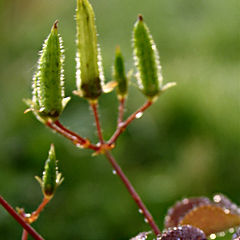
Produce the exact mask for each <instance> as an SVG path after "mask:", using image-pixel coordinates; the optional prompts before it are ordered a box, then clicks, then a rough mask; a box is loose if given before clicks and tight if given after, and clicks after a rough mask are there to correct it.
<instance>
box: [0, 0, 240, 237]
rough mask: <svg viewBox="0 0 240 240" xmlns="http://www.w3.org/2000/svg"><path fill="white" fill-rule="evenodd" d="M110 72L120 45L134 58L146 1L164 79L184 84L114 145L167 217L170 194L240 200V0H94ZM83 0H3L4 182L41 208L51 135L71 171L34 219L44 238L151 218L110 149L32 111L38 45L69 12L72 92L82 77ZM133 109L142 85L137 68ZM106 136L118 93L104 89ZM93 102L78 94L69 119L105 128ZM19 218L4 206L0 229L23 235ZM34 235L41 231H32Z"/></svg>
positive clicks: (0, 177) (66, 28)
mask: <svg viewBox="0 0 240 240" xmlns="http://www.w3.org/2000/svg"><path fill="white" fill-rule="evenodd" d="M91 2H92V5H93V7H94V9H95V13H96V18H97V29H98V33H99V43H100V45H101V48H102V56H103V63H104V71H105V76H106V81H110V80H111V73H112V65H113V59H114V51H115V46H116V45H118V44H119V45H120V46H121V48H122V52H123V55H124V57H125V59H126V68H127V70H130V69H134V66H133V61H132V47H131V45H132V44H131V35H132V28H133V24H134V22H135V21H136V19H137V15H138V14H139V13H142V14H143V16H144V18H145V20H146V22H147V24H148V26H149V28H150V29H151V33H152V35H153V38H154V40H155V42H156V45H157V47H158V49H159V52H160V59H161V65H162V69H163V76H164V81H165V83H166V82H169V81H176V82H177V84H178V85H177V87H175V88H173V89H171V90H169V91H168V92H167V93H166V94H164V95H162V96H161V97H160V98H159V100H158V101H157V102H156V103H155V104H154V105H153V106H152V107H151V108H150V109H149V110H148V111H147V112H146V113H145V114H144V116H143V117H142V118H141V119H139V120H136V121H135V122H134V123H133V124H132V125H131V126H130V127H129V128H128V130H127V131H126V132H125V133H124V134H123V135H122V136H121V137H120V138H119V141H118V144H117V148H116V150H114V155H115V156H116V159H117V160H118V161H119V163H120V165H121V166H122V168H123V170H124V171H125V172H126V174H127V175H128V177H129V178H130V180H131V181H132V183H133V185H134V186H135V187H136V189H137V191H138V192H139V193H140V195H141V196H142V199H143V200H144V201H145V203H146V205H147V206H148V207H149V209H150V211H151V212H152V214H153V216H154V217H155V219H156V221H157V223H158V224H159V225H160V227H161V228H162V226H163V220H164V216H165V214H166V212H167V209H168V207H169V206H171V205H172V204H174V203H175V202H176V200H180V199H182V198H183V197H190V196H202V195H205V196H209V197H212V195H213V194H214V193H216V192H222V193H224V194H226V195H227V196H229V197H230V198H231V199H232V200H233V201H235V202H236V203H238V204H240V192H239V186H240V155H239V150H240V145H239V142H240V124H239V117H240V97H239V92H240V83H239V80H240V79H239V76H240V36H239V33H240V30H239V29H240V28H239V26H240V14H239V12H240V2H239V0H227V1H226V0H211V1H209V0H202V1H196V0H182V1H179V0H171V1H169V0H148V1H143V0H111V1H109V0H92V1H91ZM74 9H75V1H74V0H68V1H66V0H51V1H49V0H41V1H32V0H1V1H0V22H1V27H0V99H1V100H0V123H1V125H0V142H1V144H0V194H1V195H2V196H4V197H5V198H6V199H7V200H8V201H9V202H10V203H11V204H12V205H13V206H19V207H24V208H25V209H26V211H33V210H34V209H35V208H36V207H37V205H38V204H39V202H40V199H41V196H42V195H41V190H40V188H39V185H38V183H37V181H36V180H35V179H34V176H35V175H38V176H40V175H41V173H42V170H43V164H44V161H45V160H46V158H47V152H48V150H49V147H50V144H51V143H54V144H55V147H56V154H57V158H58V159H59V168H60V171H61V172H62V173H63V176H64V178H65V180H64V182H63V184H62V185H61V187H60V188H59V189H58V190H57V193H56V195H55V197H54V199H53V200H52V201H51V203H50V204H49V205H48V206H47V207H46V209H45V211H44V212H43V213H42V214H41V217H40V219H39V220H38V221H37V222H36V223H34V224H33V225H34V227H35V228H36V229H37V230H38V231H39V232H40V233H41V234H42V235H43V236H45V237H46V239H61V240H65V239H83V240H88V239H93V240H95V239H96V240H101V239H104V240H106V239H129V238H130V237H133V236H135V235H136V234H137V233H138V232H140V231H145V230H149V227H148V225H147V224H146V223H145V222H144V220H143V217H142V216H141V215H140V214H139V213H138V211H137V208H136V206H135V204H134V202H133V200H132V199H131V198H130V196H129V194H128V192H127V191H126V189H125V188H124V186H123V184H122V183H121V182H120V180H119V179H118V177H117V176H115V175H113V174H112V170H111V167H110V165H109V163H108V162H107V160H106V159H104V158H103V157H101V156H99V157H91V156H90V155H91V151H88V150H85V151H84V150H81V149H76V148H75V147H74V146H73V145H72V144H71V143H70V142H69V141H68V140H66V139H64V138H63V137H61V136H59V135H57V134H54V133H52V132H51V131H50V130H49V129H47V128H45V127H44V126H43V125H42V124H41V123H39V122H38V121H37V120H36V119H35V118H34V117H33V115H32V114H31V113H29V114H27V115H24V114H23V112H24V110H25V109H26V106H25V105H24V103H23V102H22V99H23V98H27V97H28V98H29V97H31V78H32V75H33V72H34V69H35V67H36V62H37V59H38V51H39V50H40V49H41V45H42V42H43V40H44V39H45V38H46V36H47V35H48V33H49V31H50V28H51V25H52V24H53V22H54V21H55V20H56V19H58V20H59V22H60V23H59V28H60V33H61V35H62V37H63V39H64V46H65V55H66V61H65V78H66V95H67V96H72V90H74V89H75V60H74V57H75V42H74V41H75V23H74V14H75V10H74ZM132 82H133V84H131V87H130V92H129V98H128V103H127V111H126V116H127V115H128V114H129V113H131V112H132V111H134V110H135V109H136V108H137V107H139V106H140V105H141V104H142V103H143V102H144V101H145V99H144V97H143V96H142V95H141V93H140V92H139V91H138V90H137V88H136V87H135V83H134V79H132ZM100 112H101V122H102V125H103V127H104V136H105V138H109V137H110V136H111V134H112V132H113V129H114V128H115V125H116V116H117V101H116V96H115V93H114V92H113V93H110V94H108V95H104V96H102V97H101V98H100ZM92 117H93V116H92V114H91V113H90V111H89V109H88V105H87V102H86V101H84V100H82V99H79V98H77V97H76V96H72V100H71V102H70V103H69V105H68V106H67V108H66V109H65V111H64V113H63V114H62V116H61V121H62V122H63V123H64V124H65V125H66V126H68V127H69V128H70V129H72V130H75V131H77V132H78V133H81V135H83V136H87V137H89V138H90V139H92V140H93V141H95V140H96V131H95V127H94V125H93V121H92ZM20 236H21V227H20V226H19V225H18V224H17V223H16V222H15V221H14V220H13V219H12V217H11V216H9V215H8V214H7V213H6V212H5V210H4V209H3V208H0V239H5V240H8V239H11V240H13V239H20ZM29 239H31V238H29Z"/></svg>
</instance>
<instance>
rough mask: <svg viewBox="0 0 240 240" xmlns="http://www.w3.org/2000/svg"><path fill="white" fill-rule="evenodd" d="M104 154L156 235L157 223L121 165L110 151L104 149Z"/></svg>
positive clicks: (157, 232)
mask: <svg viewBox="0 0 240 240" xmlns="http://www.w3.org/2000/svg"><path fill="white" fill-rule="evenodd" d="M105 156H106V157H107V159H108V160H109V162H110V163H111V165H112V167H113V169H114V170H115V171H116V174H118V176H119V177H120V178H121V180H122V182H123V183H124V184H125V186H126V188H127V190H128V192H129V193H130V194H131V196H132V198H133V199H134V201H135V202H136V204H137V205H138V207H139V208H140V209H141V212H142V214H143V215H144V217H145V219H146V221H147V222H148V224H149V225H150V226H151V228H152V229H153V231H154V233H155V234H156V236H158V235H159V234H160V233H161V232H160V230H159V228H158V226H157V224H156V223H155V221H154V219H153V217H152V215H151V213H150V212H149V211H148V209H147V207H146V206H145V205H144V203H143V201H142V200H141V198H140V196H139V195H138V193H137V192H136V190H135V189H134V187H133V186H132V184H131V182H130V181H129V180H128V178H127V177H126V175H125V174H124V173H123V171H122V169H121V167H120V166H119V165H118V163H117V162H116V160H115V159H114V157H113V156H112V155H111V153H110V152H108V151H106V152H105Z"/></svg>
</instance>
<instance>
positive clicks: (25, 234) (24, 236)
mask: <svg viewBox="0 0 240 240" xmlns="http://www.w3.org/2000/svg"><path fill="white" fill-rule="evenodd" d="M27 239H28V232H27V231H26V230H25V229H23V233H22V240H27Z"/></svg>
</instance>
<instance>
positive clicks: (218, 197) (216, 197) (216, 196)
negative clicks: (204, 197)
mask: <svg viewBox="0 0 240 240" xmlns="http://www.w3.org/2000/svg"><path fill="white" fill-rule="evenodd" d="M221 200H222V198H221V196H220V195H215V196H214V197H213V201H214V202H215V203H219V202H220V201H221Z"/></svg>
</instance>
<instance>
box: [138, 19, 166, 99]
mask: <svg viewBox="0 0 240 240" xmlns="http://www.w3.org/2000/svg"><path fill="white" fill-rule="evenodd" d="M133 47H134V60H135V65H136V67H137V70H138V73H137V78H138V85H139V88H140V90H141V91H142V92H143V94H144V95H145V96H147V97H148V98H150V99H152V98H154V97H155V96H157V95H158V94H159V92H160V89H161V87H162V75H161V66H160V63H159V56H158V52H157V48H156V45H155V43H154V41H153V39H152V36H151V34H150V32H149V29H148V27H147V25H146V24H145V23H144V21H143V18H142V16H141V15H139V18H138V21H137V22H136V24H135V26H134V30H133Z"/></svg>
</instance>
